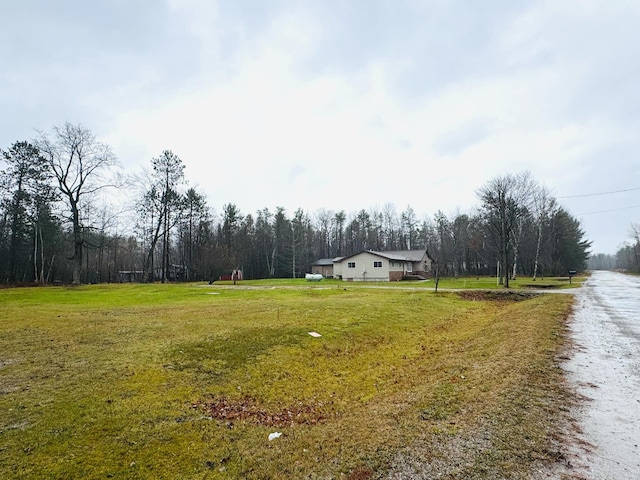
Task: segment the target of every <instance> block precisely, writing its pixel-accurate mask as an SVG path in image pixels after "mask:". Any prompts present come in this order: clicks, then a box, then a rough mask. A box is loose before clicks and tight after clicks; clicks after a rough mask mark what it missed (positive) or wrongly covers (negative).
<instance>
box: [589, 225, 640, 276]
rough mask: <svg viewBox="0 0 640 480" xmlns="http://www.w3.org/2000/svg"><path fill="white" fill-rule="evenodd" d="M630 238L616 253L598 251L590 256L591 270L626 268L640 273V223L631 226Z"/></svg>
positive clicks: (628, 270) (625, 269)
mask: <svg viewBox="0 0 640 480" xmlns="http://www.w3.org/2000/svg"><path fill="white" fill-rule="evenodd" d="M629 240H630V241H626V242H623V243H622V245H621V246H620V248H618V251H617V252H616V253H615V255H611V254H605V253H598V254H596V255H593V256H592V257H591V258H589V265H588V266H589V268H590V269H591V270H624V271H627V272H631V273H640V223H632V224H631V226H630V227H629Z"/></svg>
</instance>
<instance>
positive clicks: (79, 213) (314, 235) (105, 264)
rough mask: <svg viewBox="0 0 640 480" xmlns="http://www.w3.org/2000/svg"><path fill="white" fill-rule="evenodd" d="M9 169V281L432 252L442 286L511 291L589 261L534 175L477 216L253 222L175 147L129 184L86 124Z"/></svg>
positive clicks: (0, 173) (508, 187) (5, 206)
mask: <svg viewBox="0 0 640 480" xmlns="http://www.w3.org/2000/svg"><path fill="white" fill-rule="evenodd" d="M2 160H3V161H4V168H3V169H2V170H0V194H1V199H0V201H1V203H0V275H1V277H0V279H1V280H2V282H3V283H10V284H11V283H13V284H47V283H53V282H61V283H74V284H78V283H93V282H120V281H146V282H152V281H162V282H167V281H202V280H215V279H218V278H219V277H220V276H223V275H230V273H231V271H233V270H236V269H240V270H242V272H243V276H244V278H246V279H252V278H283V277H284V278H291V277H293V278H298V277H302V276H304V274H305V273H306V272H309V271H310V269H311V264H312V263H313V262H314V261H315V260H318V259H320V258H335V257H341V256H348V255H351V254H355V253H358V252H360V251H362V250H365V249H371V250H378V251H393V250H411V249H426V250H427V251H428V252H429V255H430V256H431V258H432V260H433V268H434V271H433V273H434V275H435V276H437V277H440V276H462V275H496V274H497V275H499V276H500V278H501V280H502V281H503V283H504V284H505V286H508V285H509V280H510V279H513V278H516V276H518V275H524V276H530V277H532V278H533V279H536V278H537V277H540V276H544V275H566V274H567V272H568V271H569V270H582V269H584V268H585V267H586V262H587V259H588V257H589V252H588V250H589V247H590V242H589V241H587V240H585V238H584V237H585V233H584V231H583V230H582V229H581V227H580V223H579V222H578V220H576V219H575V218H574V217H573V216H572V215H571V214H570V213H569V212H568V211H566V210H565V209H564V208H563V207H562V206H561V205H559V204H558V202H557V201H556V199H555V198H554V197H553V196H552V194H551V193H550V191H549V190H548V189H547V188H546V187H544V186H543V185H540V184H539V183H538V182H537V181H536V180H535V179H534V178H533V177H532V176H531V174H529V173H528V172H522V173H518V174H515V175H514V174H505V175H502V176H498V177H496V178H493V179H491V180H489V181H488V182H487V183H486V184H485V185H483V186H482V187H481V188H479V189H478V191H477V192H476V193H477V196H478V200H479V205H478V207H477V208H475V209H474V211H473V212H468V213H462V212H456V213H452V214H448V215H447V214H445V213H443V212H441V211H438V212H436V213H435V215H433V217H424V218H418V216H417V215H416V213H415V211H414V210H413V208H412V207H410V206H407V207H406V208H405V209H404V210H403V211H401V212H398V210H397V209H396V207H395V206H394V205H393V204H392V203H387V204H385V205H384V206H383V207H382V208H377V207H376V208H370V209H368V210H365V209H362V210H360V211H357V212H345V211H344V210H340V211H333V210H327V209H319V210H318V211H316V212H313V213H310V212H305V211H304V210H303V209H301V208H299V209H297V210H295V211H294V212H287V211H286V210H285V209H284V208H282V207H277V208H276V209H275V210H269V209H268V208H263V209H261V210H258V211H256V212H254V213H243V212H241V211H240V209H239V208H238V207H237V206H236V205H234V204H233V203H227V204H225V205H223V207H222V211H221V213H220V214H219V215H217V214H215V213H214V210H213V209H212V208H211V207H210V206H209V204H208V201H207V198H206V197H205V195H204V194H202V193H201V192H199V191H197V190H196V189H195V188H193V187H189V185H188V182H187V179H186V176H185V170H186V167H185V164H184V162H183V161H182V159H181V158H180V157H179V156H178V155H176V154H175V153H173V152H172V151H170V150H166V151H163V152H162V153H161V154H160V155H159V156H158V157H155V158H152V159H150V163H149V167H148V168H145V169H143V170H142V171H141V172H139V173H138V174H136V175H131V176H129V177H128V178H124V177H123V176H119V175H117V174H116V172H117V168H116V167H117V159H116V156H115V155H114V153H113V152H112V150H111V148H110V147H109V146H108V145H106V144H104V143H102V142H100V141H98V140H97V138H96V137H95V135H94V134H93V133H91V131H89V130H88V129H86V128H85V127H83V126H81V125H73V124H70V123H65V124H64V125H62V126H54V127H53V128H52V129H51V131H49V132H38V134H37V136H36V137H35V138H34V139H33V140H31V141H18V142H15V143H14V144H13V145H11V146H10V147H9V148H8V149H6V150H2ZM118 188H126V189H127V191H128V192H135V193H134V195H133V199H132V201H131V204H130V205H129V209H128V211H126V212H122V213H114V212H113V207H111V206H110V205H109V204H108V201H107V200H106V198H108V197H106V196H103V195H101V193H102V192H105V191H107V190H108V189H118ZM123 222H126V223H127V224H128V225H132V226H133V228H127V229H123V228H122V227H121V225H122V223H123Z"/></svg>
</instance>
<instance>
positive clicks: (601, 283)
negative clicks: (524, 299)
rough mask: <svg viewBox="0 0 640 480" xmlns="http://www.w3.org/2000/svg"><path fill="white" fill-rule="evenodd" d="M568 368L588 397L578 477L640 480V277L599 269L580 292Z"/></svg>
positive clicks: (576, 446) (574, 457) (580, 413)
mask: <svg viewBox="0 0 640 480" xmlns="http://www.w3.org/2000/svg"><path fill="white" fill-rule="evenodd" d="M570 333H571V337H572V340H573V342H574V343H575V347H576V348H575V350H574V352H573V354H572V355H571V358H570V359H569V360H568V361H567V362H566V363H565V364H564V368H565V370H566V372H567V377H568V378H569V381H570V382H571V384H572V386H573V387H574V388H575V390H576V392H577V393H578V395H579V396H580V398H582V401H580V402H578V407H577V408H576V412H574V415H575V417H576V418H577V420H578V427H579V430H580V431H581V432H580V433H579V434H578V437H577V438H576V441H575V442H573V446H572V447H571V449H572V451H571V455H570V461H571V463H572V464H573V466H574V468H575V473H577V474H578V476H577V477H576V478H586V479H594V480H595V479H597V480H609V479H611V480H620V479H625V480H632V479H640V277H634V276H629V275H624V274H621V273H615V272H605V271H596V272H594V273H593V275H592V276H591V277H590V278H589V279H588V280H587V281H586V282H585V284H584V285H583V287H582V288H581V289H580V291H579V292H578V293H577V294H576V303H575V310H574V314H573V315H572V319H571V322H570Z"/></svg>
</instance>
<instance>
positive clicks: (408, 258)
mask: <svg viewBox="0 0 640 480" xmlns="http://www.w3.org/2000/svg"><path fill="white" fill-rule="evenodd" d="M361 253H370V254H371V255H376V256H378V257H383V258H386V259H387V260H393V261H396V262H419V261H420V260H422V258H423V257H424V256H425V254H426V255H427V257H428V256H429V255H428V254H427V251H426V250H395V251H390V252H376V251H374V250H363V251H361V252H358V253H354V254H353V255H349V256H348V257H343V258H342V259H335V260H334V261H336V262H341V261H343V260H346V259H347V258H351V257H355V256H356V255H360V254H361Z"/></svg>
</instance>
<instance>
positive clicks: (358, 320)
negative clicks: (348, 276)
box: [0, 280, 571, 479]
mask: <svg viewBox="0 0 640 480" xmlns="http://www.w3.org/2000/svg"><path fill="white" fill-rule="evenodd" d="M242 285H243V286H247V287H251V286H262V287H265V288H229V287H228V286H226V285H221V286H218V285H217V283H216V285H212V286H209V285H196V284H188V285H100V286H84V287H76V288H59V287H58V288H23V289H4V290H0V478H21V479H39V478H95V479H98V478H167V479H182V478H184V479H187V478H188V479H192V478H247V479H262V478H282V479H284V478H339V477H340V476H341V475H343V476H344V478H351V479H359V478H362V479H364V478H378V477H381V476H382V475H384V473H385V472H387V471H389V470H394V469H395V470H399V469H402V468H409V466H408V463H407V462H408V459H409V458H412V459H415V458H420V459H421V463H420V467H419V468H423V469H428V468H435V467H434V465H441V464H442V465H444V466H442V468H444V469H448V470H446V471H448V472H450V474H451V475H453V474H454V473H455V474H456V475H458V476H457V477H455V478H495V475H496V472H500V473H501V474H502V475H504V476H505V477H506V478H525V477H521V476H518V475H525V474H527V473H528V472H530V471H531V469H532V468H533V466H534V465H536V464H537V463H536V462H540V461H542V462H553V461H555V459H557V446H556V445H555V444H554V440H553V439H554V434H555V432H556V430H557V428H558V426H557V425H556V424H555V423H554V422H555V421H556V420H558V418H559V416H561V413H560V411H559V407H560V406H561V405H562V404H563V402H565V400H566V399H565V397H564V390H563V389H562V386H561V385H562V384H561V373H560V371H559V369H558V368H557V366H556V364H555V360H554V359H555V356H556V354H557V352H558V351H559V349H560V348H561V346H562V338H563V336H562V332H563V324H564V323H563V322H564V319H565V317H566V315H567V314H568V312H569V309H570V303H571V298H570V297H569V296H565V295H549V296H532V297H531V298H528V297H526V298H527V299H525V300H521V301H491V300H484V299H483V298H482V297H481V296H480V297H478V296H474V297H473V298H469V299H464V298H461V297H460V296H459V295H458V294H456V293H439V294H434V293H433V292H432V291H429V290H424V291H415V290H398V289H376V288H367V286H361V285H358V284H344V283H342V282H339V283H338V282H325V281H323V282H319V283H314V284H310V282H305V281H304V280H301V281H298V282H295V281H288V282H257V283H253V284H250V283H249V282H243V283H242ZM441 285H442V284H441ZM291 286H298V287H299V288H287V287H291ZM272 287H273V288H272ZM452 288H455V287H452ZM519 298H523V297H519ZM310 331H316V332H319V333H320V334H321V335H322V336H321V337H320V338H314V337H312V336H310V335H308V332H310ZM275 431H278V432H281V433H282V437H280V438H278V439H276V440H274V441H271V442H270V441H269V440H268V439H267V437H268V435H269V433H272V432H275ZM479 437H481V438H483V439H484V440H483V442H479V441H478V438H479ZM452 449H454V450H455V451H457V452H458V453H457V457H456V458H458V459H463V460H464V462H463V463H464V465H457V464H455V463H452V462H451V461H448V462H447V459H449V457H450V456H451V451H452ZM449 460H450V459H449ZM412 461H414V460H412ZM443 462H444V463H443ZM411 468H418V467H415V465H414V466H411ZM456 472H457V473H456ZM446 478H454V477H446Z"/></svg>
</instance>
